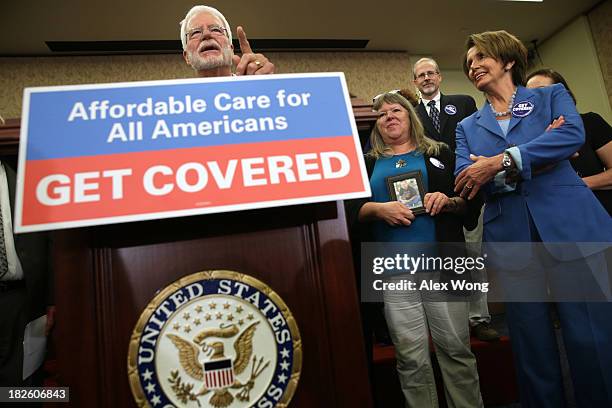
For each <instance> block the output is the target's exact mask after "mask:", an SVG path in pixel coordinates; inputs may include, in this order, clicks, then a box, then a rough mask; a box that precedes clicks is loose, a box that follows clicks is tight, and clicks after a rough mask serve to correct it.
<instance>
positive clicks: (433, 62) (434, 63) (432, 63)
mask: <svg viewBox="0 0 612 408" xmlns="http://www.w3.org/2000/svg"><path fill="white" fill-rule="evenodd" d="M424 62H429V63H430V64H431V65H433V66H434V67H435V68H436V71H437V72H438V73H439V72H440V67H438V63H437V62H436V60H435V59H433V58H428V57H425V58H421V59H420V60H418V61H417V62H415V63H414V65H413V66H412V76H413V77H414V78H415V79H416V67H417V65H419V64H422V63H424Z"/></svg>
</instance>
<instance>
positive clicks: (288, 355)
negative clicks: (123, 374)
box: [128, 270, 302, 408]
mask: <svg viewBox="0 0 612 408" xmlns="http://www.w3.org/2000/svg"><path fill="white" fill-rule="evenodd" d="M301 368H302V342H301V339H300V332H299V330H298V326H297V323H296V321H295V319H294V318H293V316H292V314H291V312H290V310H289V308H288V307H287V305H285V302H283V300H282V299H281V298H280V296H278V295H277V294H276V293H275V292H274V291H273V290H272V289H271V288H269V287H268V286H267V285H266V284H265V283H263V282H261V281H259V280H257V279H255V278H253V277H251V276H248V275H245V274H241V273H238V272H233V271H224V270H218V271H204V272H198V273H194V274H192V275H189V276H186V277H184V278H182V279H180V280H178V281H176V282H174V283H172V284H170V285H169V286H167V287H166V288H164V289H162V290H161V291H160V292H159V293H158V294H157V295H156V296H155V298H154V299H153V300H152V301H151V302H150V303H149V305H148V306H147V307H146V308H145V310H144V311H143V312H142V314H141V316H140V319H139V320H138V322H137V323H136V327H135V328H134V331H133V333H132V337H131V338H130V345H129V352H128V375H129V380H130V387H131V389H132V394H133V396H134V399H135V400H136V403H137V405H138V406H139V407H149V406H150V407H161V408H170V407H214V408H225V407H228V408H241V407H256V408H271V407H286V406H287V405H288V403H289V401H290V400H291V397H292V396H293V393H294V392H295V389H296V387H297V384H298V381H299V378H300V371H301Z"/></svg>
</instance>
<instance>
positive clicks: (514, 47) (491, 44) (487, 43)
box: [463, 30, 527, 85]
mask: <svg viewBox="0 0 612 408" xmlns="http://www.w3.org/2000/svg"><path fill="white" fill-rule="evenodd" d="M472 47H477V48H478V50H480V52H482V53H483V54H484V55H485V56H487V57H491V58H494V59H495V60H497V61H501V62H502V64H504V65H506V64H508V63H510V62H514V65H512V68H511V69H510V70H511V71H512V82H513V83H514V85H525V83H526V81H525V74H526V72H527V47H525V45H524V44H523V43H522V42H521V41H520V40H519V39H518V38H516V37H515V36H514V35H512V34H510V33H509V32H507V31H505V30H500V31H485V32H483V33H480V34H471V35H470V36H469V37H468V39H467V41H466V43H465V53H464V54H463V72H464V73H465V75H466V76H467V77H468V78H469V75H468V74H469V72H470V67H469V66H468V65H467V52H468V51H469V49H470V48H472Z"/></svg>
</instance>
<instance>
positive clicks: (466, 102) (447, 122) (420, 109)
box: [417, 94, 476, 153]
mask: <svg viewBox="0 0 612 408" xmlns="http://www.w3.org/2000/svg"><path fill="white" fill-rule="evenodd" d="M453 107H454V108H455V109H454V110H455V111H456V112H455V113H454V114H453V113H452V112H453ZM449 112H450V113H449ZM474 112H476V102H474V98H472V97H471V96H469V95H444V94H440V131H439V132H438V131H437V130H436V128H434V125H433V122H432V121H431V118H430V117H429V115H428V114H427V109H425V105H423V102H422V101H421V102H420V103H419V104H418V106H417V113H418V115H419V117H420V118H421V122H423V127H424V128H425V134H426V135H427V136H429V137H430V138H432V139H434V140H437V141H439V142H444V143H446V144H447V145H448V147H450V149H451V152H453V153H454V152H455V129H456V128H457V123H459V122H461V121H462V120H463V119H464V118H466V117H468V116H470V115H471V114H472V113H474Z"/></svg>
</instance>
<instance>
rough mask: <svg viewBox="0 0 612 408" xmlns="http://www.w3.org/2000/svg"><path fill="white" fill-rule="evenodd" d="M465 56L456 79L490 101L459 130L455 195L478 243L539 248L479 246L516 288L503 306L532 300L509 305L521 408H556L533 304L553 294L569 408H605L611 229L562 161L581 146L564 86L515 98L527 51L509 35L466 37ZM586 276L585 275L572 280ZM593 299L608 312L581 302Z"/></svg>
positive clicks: (609, 385)
mask: <svg viewBox="0 0 612 408" xmlns="http://www.w3.org/2000/svg"><path fill="white" fill-rule="evenodd" d="M466 50H467V51H466V55H465V60H464V63H463V68H464V72H465V74H466V75H467V77H468V78H469V79H470V81H471V82H472V83H473V84H474V86H475V87H476V88H477V89H478V90H480V91H482V92H484V94H485V97H486V98H487V102H486V103H485V105H484V106H483V107H482V108H481V109H480V110H479V111H477V112H475V113H474V114H473V115H471V116H469V117H468V118H466V119H464V120H463V121H461V122H460V123H459V125H458V126H457V134H456V136H457V149H456V155H457V162H456V169H455V174H456V175H457V178H456V181H455V184H456V186H455V191H457V192H459V193H460V194H461V196H463V197H466V198H468V199H474V197H476V196H477V195H480V194H482V196H483V198H484V200H485V203H486V207H485V212H484V234H483V241H487V242H489V243H492V242H495V243H500V242H503V243H507V242H513V243H517V242H521V243H525V242H532V243H533V242H539V243H541V244H496V245H489V246H487V247H486V248H487V250H488V256H489V261H490V262H491V264H492V265H493V267H494V268H497V269H501V270H505V271H506V273H505V274H503V276H505V279H504V278H502V279H504V280H502V282H504V283H506V284H508V285H513V286H511V287H512V288H514V291H512V290H508V287H510V286H506V288H505V289H506V292H505V296H506V300H527V301H529V302H528V303H526V302H522V303H521V302H511V303H507V304H506V313H507V318H508V326H509V329H510V335H511V338H512V346H513V352H514V355H515V364H516V369H517V376H518V380H519V388H520V392H521V402H522V406H523V407H538V408H542V407H563V406H565V402H564V391H563V383H562V378H561V369H560V363H559V354H558V347H557V344H556V338H555V334H554V330H553V327H552V324H551V322H550V318H549V311H548V309H549V304H548V303H545V302H546V301H547V300H548V299H546V298H545V296H540V295H545V294H548V293H552V294H553V296H556V297H555V299H556V300H565V301H564V302H562V303H559V304H558V305H557V306H558V310H559V314H560V321H561V325H562V329H563V338H564V343H565V347H566V350H567V355H568V359H569V364H570V372H571V377H572V382H573V386H574V390H575V397H576V403H577V406H579V407H604V406H606V407H612V351H611V349H610V344H612V320H610V318H609V316H610V315H611V314H612V304H611V303H609V302H608V301H609V300H610V298H609V289H610V286H609V282H608V281H607V273H606V270H605V268H606V266H605V259H604V258H603V255H604V254H603V252H602V251H603V250H605V248H607V247H609V243H610V242H612V219H611V218H610V216H609V215H608V213H607V212H606V211H605V210H604V208H603V207H602V206H601V204H600V203H599V202H598V201H597V199H596V198H595V196H594V195H593V193H592V191H591V190H589V189H588V188H587V186H586V185H585V184H584V182H583V181H582V180H581V179H580V177H579V176H578V175H577V174H576V172H575V171H573V169H572V167H571V165H570V163H569V161H568V158H569V157H571V156H572V154H573V153H575V152H576V151H577V150H578V149H579V148H580V146H581V145H582V144H583V143H584V128H583V124H582V121H581V119H580V116H579V115H578V112H577V111H576V107H575V105H574V103H573V101H572V99H571V97H570V96H569V94H568V92H567V91H566V89H565V88H564V87H563V86H562V85H553V86H550V87H547V88H540V89H527V88H524V87H523V84H524V83H525V71H526V67H527V50H526V49H525V47H524V46H523V44H522V43H521V42H520V41H519V40H518V39H517V38H516V37H515V36H513V35H511V34H509V33H507V32H505V31H494V32H484V33H481V34H472V35H471V36H470V37H469V38H468V41H467V44H466ZM549 125H550V126H549ZM587 242H589V243H592V242H597V243H599V244H588V245H587V244H584V243H587ZM577 243H580V244H577ZM536 248H539V249H540V250H536ZM543 248H545V250H542V249H543ZM543 258H546V259H545V261H543V260H542V259H543ZM587 264H588V265H591V267H592V268H593V271H590V270H589V268H586V265H587ZM593 265H595V266H593ZM587 270H588V271H589V272H593V275H591V274H590V273H579V271H581V272H582V271H587ZM508 271H510V272H508ZM525 271H528V272H525ZM536 275H537V276H536ZM508 277H509V278H508ZM513 277H520V278H521V279H523V280H522V281H519V280H518V279H517V280H516V281H512V278H513ZM508 279H509V280H508ZM526 281H528V284H525V282H526ZM517 282H518V283H517ZM584 287H587V288H588V290H587V291H586V292H576V291H577V290H578V289H575V288H581V289H584ZM572 290H574V292H572ZM555 292H557V293H555ZM585 293H586V294H585ZM593 293H597V294H598V295H601V296H600V297H598V298H597V300H602V299H603V300H607V301H605V302H598V303H592V302H588V300H592V298H590V296H593ZM525 294H527V295H530V294H531V295H534V296H533V297H531V298H530V297H529V296H527V297H526V298H522V297H521V296H523V295H525ZM572 296H573V297H572ZM537 300H540V301H537ZM567 300H580V301H571V302H569V301H567ZM585 300H586V301H585Z"/></svg>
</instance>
